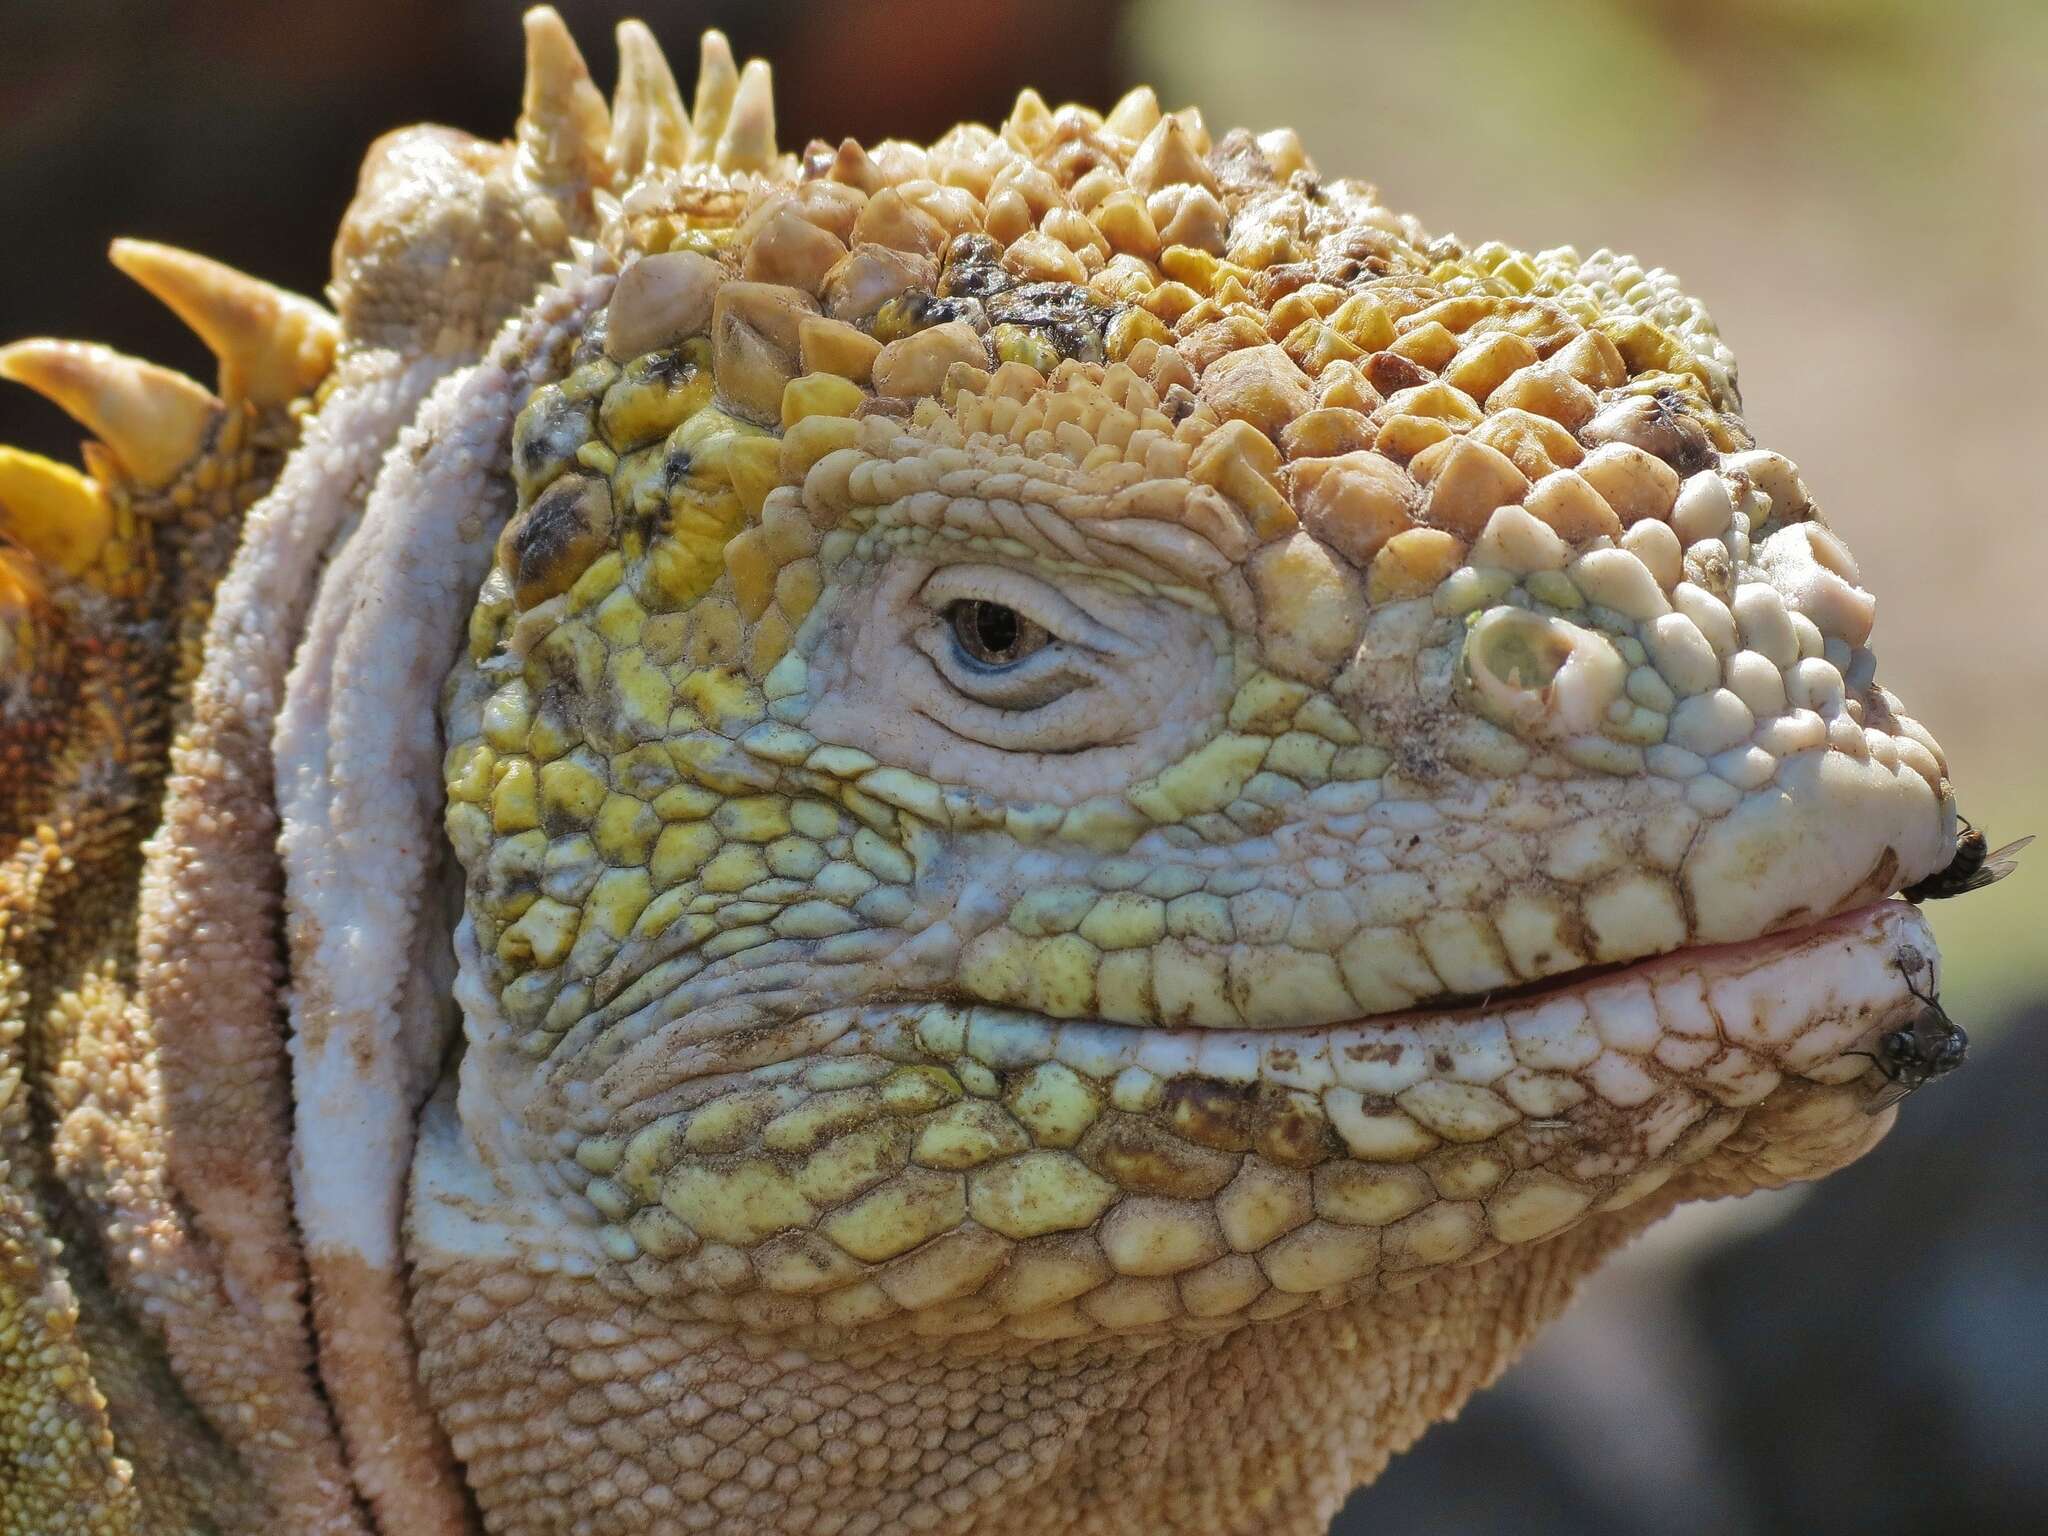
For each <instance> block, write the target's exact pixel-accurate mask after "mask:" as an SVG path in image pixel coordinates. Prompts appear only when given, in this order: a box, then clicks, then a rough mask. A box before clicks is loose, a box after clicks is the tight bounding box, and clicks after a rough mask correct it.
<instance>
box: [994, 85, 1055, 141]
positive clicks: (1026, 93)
mask: <svg viewBox="0 0 2048 1536" xmlns="http://www.w3.org/2000/svg"><path fill="white" fill-rule="evenodd" d="M1051 131H1052V108H1051V107H1048V106H1047V105H1046V104H1045V98H1044V97H1043V96H1041V95H1039V94H1038V92H1036V91H1034V90H1032V89H1031V87H1030V86H1028V85H1027V86H1026V87H1024V89H1023V90H1021V91H1019V92H1018V93H1017V104H1016V105H1015V106H1013V107H1011V108H1010V115H1009V116H1008V117H1006V118H1004V119H1003V126H1002V128H1001V129H1000V132H1001V134H1002V136H1003V139H1004V141H1005V142H1007V143H1009V144H1010V145H1012V146H1014V147H1015V148H1018V149H1021V150H1023V151H1024V152H1025V153H1026V154H1029V153H1030V152H1031V151H1033V150H1035V149H1036V148H1038V146H1039V145H1040V144H1042V143H1043V142H1044V141H1045V137H1046V135H1047V134H1048V133H1050V132H1051Z"/></svg>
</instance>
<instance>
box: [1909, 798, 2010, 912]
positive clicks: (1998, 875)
mask: <svg viewBox="0 0 2048 1536" xmlns="http://www.w3.org/2000/svg"><path fill="white" fill-rule="evenodd" d="M1956 820H1958V821H1960V822H1961V823H1962V824H1963V830H1962V831H1961V832H1960V833H1958V834H1957V835H1956V853H1955V857H1954V858H1952V859H1950V860H1949V861H1948V866H1947V867H1946V868H1945V869H1938V870H1936V871H1935V872H1934V873H1933V874H1931V875H1929V876H1928V877H1927V878H1926V879H1925V880H1917V881H1915V882H1914V883H1913V884H1911V885H1909V886H1907V887H1906V888H1905V889H1904V890H1903V891H1901V892H1899V894H1900V895H1901V896H1903V897H1905V898H1906V900H1908V901H1911V902H1921V901H1939V900H1941V899H1942V898H1943V897H1945V896H1963V895H1967V894H1968V893H1969V892H1971V891H1981V890H1983V889H1984V887H1985V886H1987V885H1995V884H1997V882H1999V881H2000V880H2003V879H2004V878H2005V877H2006V876H2007V875H2009V874H2011V873H2012V872H2013V871H2014V870H2015V869H2017V868H2018V867H2019V862H2020V858H2019V855H2020V850H2021V849H2022V848H2024V847H2026V846H2027V844H2029V843H2031V842H2032V841H2033V840H2034V839H2033V837H2032V836H2031V835H2030V836H2027V837H2022V838H2019V839H2018V840H2016V841H2014V842H2010V843H2007V844H2006V845H2005V846H2004V847H2003V848H1996V849H1994V848H1993V847H1992V846H1991V844H1990V842H1989V841H1988V840H1987V839H1986V838H1985V836H1984V834H1983V833H1982V832H1979V831H1978V830H1977V829H1976V828H1975V827H1973V826H1971V825H1970V819H1969V818H1968V817H1967V816H1958V817H1957V818H1956Z"/></svg>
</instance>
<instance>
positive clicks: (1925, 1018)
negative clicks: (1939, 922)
mask: <svg viewBox="0 0 2048 1536" xmlns="http://www.w3.org/2000/svg"><path fill="white" fill-rule="evenodd" d="M1913 960H1914V963H1913V964H1910V965H1909V964H1908V962H1907V961H1906V959H1905V958H1904V957H1903V956H1902V957H1901V958H1900V960H1899V971H1900V973H1901V974H1902V975H1903V976H1904V977H1905V978H1906V990H1907V991H1908V992H1911V993H1912V994H1913V996H1914V997H1915V998H1917V999H1919V1002H1920V1008H1919V1011H1918V1012H1917V1013H1915V1014H1914V1015H1913V1017H1912V1019H1911V1021H1910V1022H1908V1023H1905V1024H1901V1025H1900V1026H1899V1027H1898V1028H1897V1029H1892V1030H1887V1031H1886V1032H1885V1033H1884V1034H1882V1035H1879V1036H1878V1037H1877V1049H1876V1050H1875V1051H1855V1052H1852V1053H1851V1054H1853V1055H1857V1056H1866V1057H1868V1058H1869V1059H1870V1060H1871V1061H1873V1062H1875V1063H1876V1064H1877V1070H1878V1071H1879V1072H1880V1073H1882V1074H1883V1076H1884V1080H1885V1081H1884V1086H1883V1087H1882V1088H1880V1089H1878V1090H1877V1092H1876V1093H1875V1094H1873V1095H1872V1096H1871V1099H1870V1102H1869V1103H1868V1104H1866V1105H1864V1106H1863V1112H1864V1113H1865V1114H1869V1115H1874V1114H1877V1113H1878V1112H1879V1111H1880V1110H1885V1109H1889V1108H1891V1106H1892V1105H1894V1104H1896V1103H1898V1102H1899V1100H1901V1099H1903V1098H1904V1097H1905V1096H1906V1095H1907V1094H1909V1093H1912V1092H1913V1091H1914V1090H1915V1089H1918V1088H1923V1087H1925V1086H1926V1085H1927V1084H1929V1083H1931V1082H1933V1081H1934V1080H1935V1079H1936V1078H1937V1077H1944V1076H1946V1075H1947V1074H1948V1073H1950V1072H1953V1071H1955V1069H1956V1068H1957V1067H1960V1066H1961V1065H1962V1064H1963V1058H1964V1057H1965V1056H1966V1055H1968V1054H1969V1050H1970V1037H1969V1035H1968V1034H1967V1033H1965V1032H1964V1030H1963V1027H1962V1026H1961V1025H1960V1024H1958V1023H1956V1021H1955V1020H1954V1019H1951V1018H1950V1017H1949V1016H1948V1013H1947V1012H1946V1010H1944V1009H1943V1008H1942V1006H1941V999H1940V997H1939V996H1938V995H1937V994H1935V993H1933V992H1922V991H1921V990H1920V989H1919V988H1918V987H1916V986H1914V985H1913V972H1914V970H1916V969H1918V964H1919V957H1918V956H1917V955H1915V956H1914V957H1913Z"/></svg>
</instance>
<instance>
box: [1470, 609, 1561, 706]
mask: <svg viewBox="0 0 2048 1536" xmlns="http://www.w3.org/2000/svg"><path fill="white" fill-rule="evenodd" d="M1487 618H1488V619H1492V620H1493V622H1491V623H1488V622H1486V620H1482V621H1481V622H1480V623H1479V624H1478V625H1475V626H1474V627H1473V630H1472V640H1471V643H1470V644H1469V645H1468V647H1467V654H1469V655H1470V656H1471V657H1472V658H1473V660H1474V661H1475V662H1477V663H1478V664H1479V665H1480V666H1482V667H1484V668H1486V670H1487V671H1489V672H1491V673H1492V674H1493V675H1494V676H1495V677H1496V678H1498V679H1500V681H1501V682H1503V683H1505V684H1506V685H1507V686H1508V687H1510V688H1521V689H1526V690H1529V691H1531V692H1533V691H1535V690H1537V689H1541V688H1548V687H1549V686H1550V683H1551V679H1553V678H1554V677H1556V676H1557V674H1558V673H1559V672H1560V671H1562V670H1563V668H1564V664H1565V663H1566V662H1567V661H1569V660H1570V659H1571V654H1572V646H1571V640H1570V638H1569V637H1568V636H1566V635H1564V634H1562V633H1560V632H1559V630H1558V629H1557V628H1554V627H1553V626H1552V625H1551V624H1550V623H1548V622H1547V621H1546V620H1543V619H1540V618H1537V617H1536V616H1535V615H1533V614H1528V613H1523V612H1522V611H1521V610H1519V609H1506V610H1501V611H1500V612H1499V613H1498V615H1497V616H1496V615H1493V614H1489V615H1488V616H1487Z"/></svg>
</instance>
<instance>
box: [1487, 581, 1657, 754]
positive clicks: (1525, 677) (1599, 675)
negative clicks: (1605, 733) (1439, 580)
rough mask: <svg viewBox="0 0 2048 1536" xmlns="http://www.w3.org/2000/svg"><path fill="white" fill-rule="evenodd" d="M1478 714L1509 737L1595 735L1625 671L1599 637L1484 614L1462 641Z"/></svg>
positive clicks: (1511, 615)
mask: <svg viewBox="0 0 2048 1536" xmlns="http://www.w3.org/2000/svg"><path fill="white" fill-rule="evenodd" d="M1465 672H1466V676H1467V677H1468V678H1469V679H1470V681H1471V683H1472V687H1473V691H1474V694H1475V696H1476V698H1477V701H1478V703H1479V707H1480V712H1481V713H1482V714H1485V715H1487V716H1488V717H1489V718H1491V719H1493V720H1494V721H1495V723H1496V724H1500V725H1504V726H1507V727H1508V728H1509V729H1511V730H1516V731H1522V732H1530V731H1538V730H1541V731H1544V732H1577V731H1588V730H1598V729H1599V728H1600V725H1601V722H1602V721H1603V719H1604V718H1605V716H1606V713H1607V709H1608V706H1609V705H1610V704H1612V703H1613V702H1614V701H1615V700H1616V699H1619V698H1620V697H1621V696H1622V688H1623V685H1624V683H1625V682H1626V679H1627V675H1628V666H1627V663H1626V662H1624V661H1623V660H1622V658H1621V655H1620V653H1619V652H1617V651H1616V650H1615V648H1614V646H1613V645H1612V644H1611V643H1610V642H1609V641H1608V640H1607V638H1606V637H1605V636H1603V635H1598V634H1595V633H1593V632H1592V631H1591V630H1586V629H1581V628H1579V627H1578V626H1577V625H1575V624H1567V623H1566V622H1565V621H1564V620H1562V619H1553V618H1546V617H1544V616H1543V615H1541V614H1537V613H1531V612H1529V611H1528V610H1527V609H1526V608H1514V607H1508V606H1502V607H1498V608H1493V609H1489V610H1488V611H1487V612H1485V613H1483V614H1481V615H1480V616H1479V617H1478V618H1477V619H1475V620H1474V621H1473V623H1472V627H1471V628H1470V630H1468V631H1467V633H1466V636H1465Z"/></svg>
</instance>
